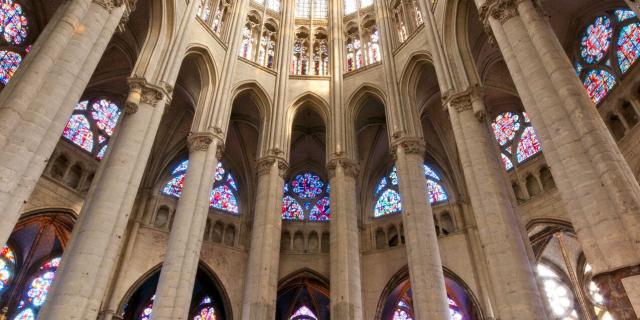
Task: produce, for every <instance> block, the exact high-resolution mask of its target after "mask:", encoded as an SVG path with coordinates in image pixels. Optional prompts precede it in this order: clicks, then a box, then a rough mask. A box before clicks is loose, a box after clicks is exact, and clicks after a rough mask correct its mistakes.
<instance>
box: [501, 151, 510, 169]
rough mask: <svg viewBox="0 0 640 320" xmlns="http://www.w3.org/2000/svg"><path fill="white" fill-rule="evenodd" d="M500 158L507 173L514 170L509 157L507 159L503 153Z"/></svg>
mask: <svg viewBox="0 0 640 320" xmlns="http://www.w3.org/2000/svg"><path fill="white" fill-rule="evenodd" d="M500 158H501V159H502V164H503V165H504V168H505V169H506V170H507V171H509V170H511V169H513V162H512V161H511V159H509V157H507V156H506V155H505V154H504V153H501V154H500Z"/></svg>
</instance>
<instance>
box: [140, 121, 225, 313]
mask: <svg viewBox="0 0 640 320" xmlns="http://www.w3.org/2000/svg"><path fill="white" fill-rule="evenodd" d="M221 141H222V139H221V138H220V137H216V136H214V134H212V133H208V132H203V133H200V132H198V133H192V134H191V135H190V136H189V168H188V170H187V176H186V178H185V181H184V187H183V188H182V194H181V195H180V200H179V201H178V207H177V209H176V214H175V218H174V220H173V227H172V228H171V235H170V236H169V244H168V246H167V252H166V254H165V258H164V262H163V263H162V269H161V272H160V280H159V282H158V288H157V289H156V300H155V301H154V303H153V311H152V317H153V319H156V320H159V319H167V320H184V319H187V318H188V316H189V307H190V306H191V295H192V293H193V285H194V283H195V279H196V272H197V270H198V261H199V259H200V249H201V247H202V237H203V235H204V229H205V226H206V221H207V215H208V214H209V198H210V195H211V188H212V187H213V177H214V175H215V170H216V166H217V165H218V159H217V156H216V149H217V146H218V145H219V144H221Z"/></svg>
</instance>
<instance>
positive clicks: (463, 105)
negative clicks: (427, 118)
mask: <svg viewBox="0 0 640 320" xmlns="http://www.w3.org/2000/svg"><path fill="white" fill-rule="evenodd" d="M448 105H449V107H450V108H451V109H453V110H455V111H456V112H458V113H461V112H465V111H469V110H473V104H472V103H471V96H470V95H469V94H464V95H458V96H453V97H452V98H451V99H449V101H448Z"/></svg>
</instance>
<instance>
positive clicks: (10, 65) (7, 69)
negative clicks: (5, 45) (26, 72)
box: [0, 50, 22, 85]
mask: <svg viewBox="0 0 640 320" xmlns="http://www.w3.org/2000/svg"><path fill="white" fill-rule="evenodd" d="M21 63H22V56H21V55H19V54H17V53H15V52H13V51H7V50H0V82H1V83H2V84H3V85H7V84H8V83H9V80H11V78H12V77H13V74H14V73H15V72H16V70H18V67H19V66H20V64H21Z"/></svg>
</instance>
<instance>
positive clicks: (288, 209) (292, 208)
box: [282, 196, 304, 220]
mask: <svg viewBox="0 0 640 320" xmlns="http://www.w3.org/2000/svg"><path fill="white" fill-rule="evenodd" d="M282 219H283V220H304V210H303V209H302V206H301V205H300V203H299V202H298V201H297V200H296V199H294V198H293V197H292V196H285V197H284V198H282Z"/></svg>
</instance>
